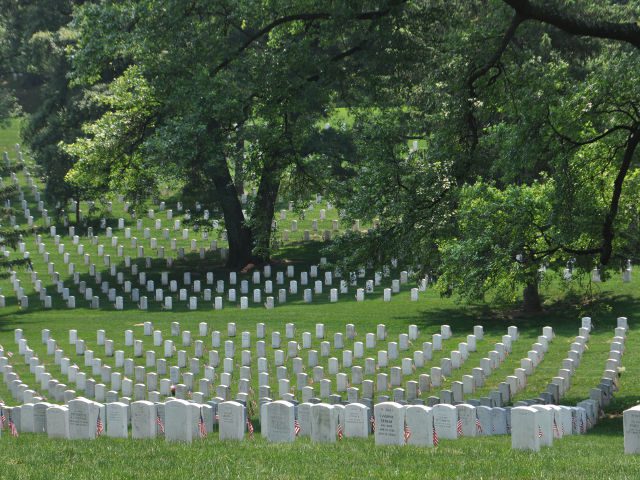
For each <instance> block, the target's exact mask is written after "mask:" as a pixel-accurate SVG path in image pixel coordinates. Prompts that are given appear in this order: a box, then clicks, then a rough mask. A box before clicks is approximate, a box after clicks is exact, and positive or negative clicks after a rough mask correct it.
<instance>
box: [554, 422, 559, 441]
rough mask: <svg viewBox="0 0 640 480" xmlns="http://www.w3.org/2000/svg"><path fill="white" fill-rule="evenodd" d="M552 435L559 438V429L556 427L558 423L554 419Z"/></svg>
mask: <svg viewBox="0 0 640 480" xmlns="http://www.w3.org/2000/svg"><path fill="white" fill-rule="evenodd" d="M553 436H554V437H556V438H560V429H559V428H558V424H557V423H556V419H555V418H554V419H553Z"/></svg>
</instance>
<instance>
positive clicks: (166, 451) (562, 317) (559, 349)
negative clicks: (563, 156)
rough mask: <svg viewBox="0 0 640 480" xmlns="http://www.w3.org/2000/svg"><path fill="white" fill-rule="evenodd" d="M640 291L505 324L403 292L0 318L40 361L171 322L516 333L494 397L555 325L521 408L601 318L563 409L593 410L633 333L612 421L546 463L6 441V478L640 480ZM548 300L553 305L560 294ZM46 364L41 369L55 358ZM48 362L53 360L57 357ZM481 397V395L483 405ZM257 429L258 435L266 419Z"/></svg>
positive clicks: (523, 458)
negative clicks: (71, 341) (638, 442)
mask: <svg viewBox="0 0 640 480" xmlns="http://www.w3.org/2000/svg"><path fill="white" fill-rule="evenodd" d="M639 285H640V282H638V281H637V280H634V282H633V283H631V284H622V283H621V282H620V281H619V280H611V281H610V282H608V283H606V284H602V285H601V286H600V287H599V288H600V289H601V291H600V292H599V294H598V297H597V300H596V301H594V302H592V303H590V304H589V305H586V306H582V307H576V306H575V305H573V304H571V303H569V302H562V301H556V302H552V303H551V304H550V305H548V307H547V311H546V312H545V313H543V314H541V315H538V316H530V317H520V316H518V315H517V314H516V315H515V316H509V315H501V314H496V313H494V312H491V311H488V310H485V309H480V308H476V307H472V306H464V305H458V304H456V303H455V302H454V301H453V300H451V299H442V298H440V297H439V296H438V295H437V294H436V293H435V292H433V291H428V292H426V294H423V296H421V299H420V301H419V302H409V301H408V298H405V297H408V292H403V293H402V294H400V295H398V296H397V297H394V300H393V301H392V302H389V303H385V302H382V300H381V299H376V300H367V301H365V302H362V303H356V302H351V301H346V302H339V303H336V304H324V305H304V304H288V305H286V306H282V307H278V308H276V309H274V310H270V311H269V310H265V309H261V308H250V309H249V310H244V311H240V310H239V309H234V308H227V309H224V310H223V311H221V312H213V311H209V312H206V311H196V312H187V311H185V312H162V313H158V312H146V313H145V312H135V311H133V312H132V311H124V312H109V311H94V310H84V309H78V310H73V311H72V310H53V311H31V312H25V313H20V312H15V313H7V314H4V315H2V316H1V317H0V343H2V344H4V345H14V344H13V330H14V329H15V328H22V329H23V330H24V335H25V337H26V338H29V339H33V340H32V343H33V344H34V347H35V348H36V350H38V351H39V350H41V349H43V346H42V345H40V344H39V343H40V342H37V341H36V340H38V338H39V335H40V331H41V330H42V329H43V328H45V327H46V328H49V329H50V330H51V335H52V337H54V338H57V339H60V340H61V341H62V343H63V344H64V345H65V346H66V344H67V332H68V330H69V329H71V328H75V329H77V330H78V335H79V336H80V337H82V338H86V339H88V341H89V342H95V331H96V329H98V328H104V329H105V330H106V332H107V336H108V337H109V338H115V339H117V341H119V342H122V337H123V331H124V330H125V329H127V328H129V329H133V330H134V333H135V335H136V337H137V338H141V336H142V322H143V321H145V320H151V321H153V322H154V328H159V329H161V330H163V331H165V332H167V331H168V330H169V325H170V322H172V321H179V322H180V325H181V327H182V329H185V330H186V329H189V330H191V331H194V332H197V325H198V323H199V322H201V321H207V322H208V323H209V326H210V330H213V329H219V330H221V331H224V330H225V327H226V323H227V322H229V321H234V322H236V324H237V328H238V331H243V330H248V331H251V332H255V324H256V323H257V322H265V323H266V325H267V329H268V332H269V331H271V330H279V331H281V332H283V331H284V324H285V323H286V322H295V324H296V331H297V332H302V331H313V328H314V325H315V324H316V323H318V322H322V323H324V324H325V326H326V329H327V331H328V333H329V335H332V334H333V332H338V331H341V332H344V331H345V324H347V323H354V324H355V325H356V327H357V331H358V336H362V335H363V334H364V332H368V331H375V326H376V325H377V324H378V323H385V324H386V325H387V328H388V330H389V336H390V337H394V336H397V334H398V333H400V332H406V331H407V328H408V325H410V324H417V325H418V326H419V328H420V333H421V338H423V337H425V336H429V335H431V334H433V333H436V332H439V328H440V325H441V324H442V323H448V324H449V325H451V327H452V329H453V332H454V336H456V334H459V335H462V334H466V333H469V331H470V330H471V329H472V327H473V325H483V326H484V329H485V340H483V342H482V343H483V344H484V345H492V344H493V342H495V341H498V339H499V338H500V335H502V334H504V333H505V332H506V329H507V326H508V325H518V327H519V330H520V340H519V341H518V342H516V343H515V344H514V346H517V348H518V349H521V350H522V351H514V352H513V353H512V355H511V358H510V359H508V360H507V361H505V362H504V364H503V365H502V366H501V368H500V369H499V370H498V371H496V372H495V373H494V374H493V375H492V376H491V377H489V379H488V381H487V386H486V387H485V388H486V389H487V390H488V389H489V388H491V387H492V386H495V385H494V384H496V383H498V382H499V381H502V380H503V379H504V377H505V376H506V375H508V374H510V372H511V371H512V370H513V368H515V364H516V363H517V362H518V361H519V360H518V359H519V358H521V357H522V356H523V352H526V350H527V349H528V348H529V346H530V345H531V343H532V342H535V339H536V338H537V335H539V334H540V332H541V329H542V327H543V326H545V325H551V326H553V328H554V330H555V332H556V335H557V336H556V339H555V340H554V342H553V343H552V344H551V346H550V348H549V351H548V353H547V355H546V356H545V359H544V361H543V362H542V363H541V365H540V366H539V367H538V369H537V370H536V372H535V373H534V374H533V375H532V376H530V377H529V379H528V380H529V382H528V386H527V389H526V390H525V391H524V392H522V393H521V394H519V396H518V397H516V400H517V399H519V398H530V397H532V396H536V393H537V392H540V391H543V390H544V387H545V386H546V384H547V383H548V382H549V381H550V379H551V378H552V377H553V376H554V375H555V372H556V371H557V369H558V368H560V364H561V361H562V358H564V357H565V355H566V352H567V349H568V346H569V344H570V342H571V341H572V339H573V338H574V337H575V335H576V333H577V329H578V326H579V323H580V321H579V318H580V316H582V315H586V314H591V316H592V317H593V321H594V324H595V328H594V330H593V331H592V334H591V339H590V341H589V350H588V351H587V352H585V354H584V356H583V360H582V363H581V365H580V367H579V368H578V369H577V371H576V374H575V376H574V377H573V383H572V388H571V389H570V390H569V392H568V395H567V396H566V397H565V400H564V402H563V403H564V404H567V405H571V404H575V403H577V402H578V401H580V400H582V399H584V398H588V395H589V389H590V388H592V387H593V386H595V385H597V383H598V380H599V378H600V376H601V374H602V371H603V369H604V363H605V360H606V358H607V352H608V348H609V347H608V345H609V343H610V342H611V338H612V337H613V330H614V327H615V322H616V320H615V319H616V317H618V316H627V317H629V324H630V331H629V335H628V338H627V343H626V353H625V355H624V357H623V365H624V367H625V371H624V373H623V375H622V378H621V389H620V391H619V392H618V393H617V394H616V398H615V400H614V401H613V402H612V403H611V405H610V406H609V407H608V409H607V419H605V420H603V421H601V422H600V423H599V424H598V425H597V426H596V427H595V428H594V429H593V430H591V431H590V432H589V433H588V434H587V435H583V436H573V437H565V438H563V439H561V440H557V441H555V442H554V445H553V447H552V448H544V449H543V450H542V451H541V452H540V453H525V452H520V451H513V450H511V443H510V437H508V436H495V437H483V438H468V439H464V438H463V439H459V440H457V441H447V440H441V442H440V446H439V447H438V448H436V449H429V448H417V447H402V448H399V447H376V446H375V445H374V440H373V436H370V437H369V439H368V440H365V441H363V440H355V439H344V440H343V441H342V442H340V443H339V444H336V445H327V444H313V443H311V442H310V440H309V439H308V438H301V439H297V440H296V442H295V443H294V444H286V445H285V444H278V445H275V444H268V443H267V442H266V441H264V440H263V439H262V438H261V437H260V435H259V434H257V435H256V439H255V440H254V441H250V440H247V441H245V442H243V443H236V442H219V441H218V440H217V433H213V434H210V435H209V437H208V438H207V439H206V440H203V441H195V442H194V443H193V444H191V445H184V444H175V443H172V444H168V443H165V442H164V440H162V439H158V440H151V441H137V440H132V439H128V440H116V439H109V438H106V437H101V438H99V439H98V440H96V441H62V440H49V439H48V438H46V436H44V435H34V434H22V435H21V436H20V437H19V438H18V439H14V438H11V437H9V436H8V435H7V434H6V431H5V432H3V436H2V438H1V439H0V445H1V447H2V448H1V450H0V451H1V452H2V455H0V456H1V457H2V459H3V466H2V468H1V470H0V472H2V473H1V474H0V478H2V479H5V478H6V479H21V478H29V479H39V478H42V479H56V478H74V479H83V478H92V479H101V478H135V479H147V478H148V479H161V478H176V476H179V477H180V478H257V477H264V476H265V475H267V476H269V477H271V478H303V477H307V478H352V477H359V478H371V477H376V478H391V477H395V478H417V477H420V478H463V477H469V476H471V477H473V478H567V477H572V478H638V475H640V466H639V464H638V461H637V460H638V459H637V458H636V457H634V456H628V455H624V453H623V436H622V417H621V412H622V410H623V409H625V408H628V407H630V406H632V405H635V404H636V403H637V402H638V399H639V398H640V382H637V379H638V378H640V360H639V357H638V355H637V352H638V349H639V348H640V332H639V331H638V329H637V326H636V325H637V323H636V322H635V321H634V319H636V318H638V316H639V315H640V295H639V294H638V291H639V290H640V289H639V288H638V287H639ZM614 292H615V293H614ZM556 293H558V292H556ZM558 294H559V293H558ZM548 295H549V296H553V291H551V292H548ZM396 299H397V300H396ZM6 310H11V309H9V308H7V309H5V311H6ZM425 338H426V337H425ZM446 349H447V348H446V347H445V350H446ZM45 350H46V349H45ZM479 350H480V348H479ZM44 353H46V352H43V353H42V356H41V358H45V357H46V355H44ZM438 353H442V352H438ZM476 355H478V354H476ZM479 358H480V357H478V359H476V360H474V361H470V363H469V365H475V364H476V363H477V362H478V361H479ZM434 359H435V357H434ZM47 362H53V360H52V359H51V358H50V357H49V358H47ZM17 365H19V367H20V368H18V371H19V373H20V375H21V377H22V378H24V379H25V380H27V383H30V382H33V381H34V379H33V378H32V377H31V376H30V374H29V370H28V368H26V367H25V366H24V365H20V364H17ZM462 370H465V371H466V370H467V368H463V369H462ZM460 374H461V373H460ZM449 381H451V379H448V382H449ZM448 382H447V383H448ZM435 394H437V393H435ZM481 395H482V393H481V392H476V394H475V395H474V397H476V398H477V397H479V396H481ZM0 398H7V399H9V398H10V396H9V392H8V391H7V389H6V386H5V385H4V384H1V385H0ZM254 423H255V424H256V430H259V423H258V420H257V418H256V419H254Z"/></svg>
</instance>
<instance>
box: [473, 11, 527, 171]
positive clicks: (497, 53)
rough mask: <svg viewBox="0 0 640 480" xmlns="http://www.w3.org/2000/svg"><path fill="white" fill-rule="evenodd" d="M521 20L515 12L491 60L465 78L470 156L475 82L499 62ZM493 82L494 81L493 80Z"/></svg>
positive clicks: (475, 140)
mask: <svg viewBox="0 0 640 480" xmlns="http://www.w3.org/2000/svg"><path fill="white" fill-rule="evenodd" d="M523 20H524V18H522V16H521V15H520V14H519V13H518V12H516V14H515V15H514V16H513V18H512V19H511V23H510V24H509V28H507V31H506V32H505V33H504V35H503V36H502V40H501V41H500V45H499V46H498V49H497V50H496V51H495V52H494V54H493V55H492V56H491V58H490V59H489V60H488V61H487V62H486V63H485V64H484V65H482V66H481V67H479V68H476V69H475V70H473V71H472V72H471V73H470V74H469V77H468V78H467V89H468V91H469V102H468V110H467V115H466V116H467V124H468V126H469V132H470V150H471V155H473V151H474V150H475V148H476V146H477V145H478V121H477V119H476V116H475V107H474V105H473V102H474V99H475V97H476V90H475V82H476V80H478V79H479V78H480V77H482V76H484V75H486V74H487V73H488V72H489V71H490V70H491V69H492V68H493V67H494V66H495V64H496V63H498V62H499V61H500V58H501V57H502V54H503V53H504V52H505V50H506V49H507V47H508V46H509V43H510V42H511V40H512V39H513V37H514V36H515V34H516V30H517V29H518V26H519V25H520V24H521V23H522V21H523ZM498 73H499V72H498ZM493 81H495V78H494V79H493ZM471 155H470V157H471ZM467 170H468V169H467V168H465V169H464V171H467Z"/></svg>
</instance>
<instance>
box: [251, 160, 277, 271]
mask: <svg viewBox="0 0 640 480" xmlns="http://www.w3.org/2000/svg"><path fill="white" fill-rule="evenodd" d="M281 173H282V172H281V168H280V166H279V165H278V161H277V159H274V158H270V159H269V158H268V159H265V163H264V165H263V166H262V172H261V175H260V185H259V186H258V191H257V193H256V200H255V203H254V207H253V212H252V218H251V220H252V225H253V238H254V240H255V250H254V252H255V258H256V260H258V261H260V262H268V261H269V259H270V257H271V225H272V223H273V218H274V214H275V208H276V199H277V198H278V191H279V190H280V179H281V178H280V176H281Z"/></svg>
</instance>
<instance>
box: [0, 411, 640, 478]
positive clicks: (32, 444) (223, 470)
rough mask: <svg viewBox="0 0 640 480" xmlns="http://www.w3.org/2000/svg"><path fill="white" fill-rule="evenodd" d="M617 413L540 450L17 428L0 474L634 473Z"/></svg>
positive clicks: (496, 442) (500, 444)
mask: <svg viewBox="0 0 640 480" xmlns="http://www.w3.org/2000/svg"><path fill="white" fill-rule="evenodd" d="M621 432H622V419H621V418H620V417H616V418H611V419H607V420H603V421H601V422H600V423H599V424H598V426H597V427H596V428H594V429H593V430H592V431H590V432H589V434H587V435H583V436H573V437H566V438H563V439H562V440H560V441H557V442H555V443H554V445H553V447H552V448H546V449H543V450H542V451H541V452H540V453H528V452H521V451H515V450H511V443H510V438H509V437H508V436H496V437H483V438H481V439H479V438H469V439H459V440H454V441H446V440H441V442H440V446H439V447H438V448H436V449H429V448H419V447H376V446H374V444H373V438H370V439H368V440H355V439H345V440H343V441H342V442H340V443H339V444H335V445H328V444H322V445H318V444H312V443H311V442H310V441H309V439H298V440H296V442H295V443H294V444H277V445H275V444H268V443H267V442H265V441H263V440H262V439H261V438H259V437H257V438H256V440H254V441H246V442H243V443H238V442H228V441H226V442H218V441H217V439H216V438H215V435H209V437H208V438H207V439H206V440H204V441H197V442H195V443H193V444H191V445H184V444H170V445H169V444H166V443H165V442H163V441H160V440H157V441H136V440H131V439H128V440H124V439H121V440H115V439H107V438H99V439H98V440H95V441H60V440H49V439H47V438H46V436H44V435H34V434H23V435H22V436H20V438H18V439H17V440H16V439H8V438H6V437H5V438H3V439H2V442H1V444H2V458H3V466H2V474H1V478H3V479H31V480H36V479H47V480H54V479H68V478H73V479H76V480H80V479H103V478H104V479H106V478H109V479H111V478H113V479H146V478H149V479H157V480H159V479H175V478H203V479H204V478H207V479H209V478H272V479H276V478H277V479H280V478H318V479H324V478H443V479H445V478H446V479H450V478H491V479H495V478H511V479H516V478H517V479H522V478H532V479H533V478H536V479H541V478H544V479H547V478H571V479H577V478H597V479H604V478H621V479H622V478H629V479H631V478H638V475H639V473H640V467H639V466H638V459H637V457H634V456H631V455H626V456H625V455H624V454H623V453H622V451H623V440H622V433H621Z"/></svg>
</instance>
